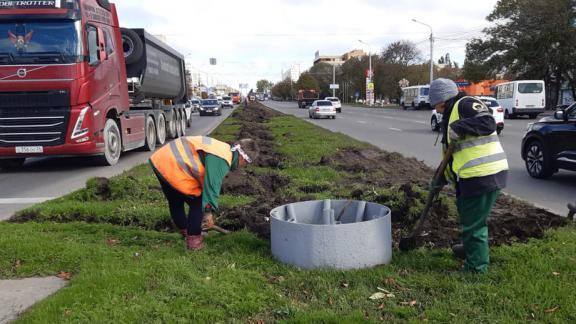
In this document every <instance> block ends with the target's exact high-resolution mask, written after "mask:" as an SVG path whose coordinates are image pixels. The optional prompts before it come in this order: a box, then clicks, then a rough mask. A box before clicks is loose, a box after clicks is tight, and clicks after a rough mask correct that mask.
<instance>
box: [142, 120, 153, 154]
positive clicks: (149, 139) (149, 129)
mask: <svg viewBox="0 0 576 324" xmlns="http://www.w3.org/2000/svg"><path fill="white" fill-rule="evenodd" d="M144 149H145V150H146V151H154V149H156V125H155V124H154V118H152V116H148V117H146V144H145V145H144Z"/></svg>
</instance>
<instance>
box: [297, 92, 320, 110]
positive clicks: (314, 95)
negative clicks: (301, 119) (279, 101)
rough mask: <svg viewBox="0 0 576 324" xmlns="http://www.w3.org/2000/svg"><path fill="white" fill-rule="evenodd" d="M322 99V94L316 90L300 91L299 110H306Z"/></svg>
mask: <svg viewBox="0 0 576 324" xmlns="http://www.w3.org/2000/svg"><path fill="white" fill-rule="evenodd" d="M319 98H320V94H319V93H318V92H316V90H298V108H306V106H311V105H312V103H313V102H314V101H315V100H318V99H319Z"/></svg>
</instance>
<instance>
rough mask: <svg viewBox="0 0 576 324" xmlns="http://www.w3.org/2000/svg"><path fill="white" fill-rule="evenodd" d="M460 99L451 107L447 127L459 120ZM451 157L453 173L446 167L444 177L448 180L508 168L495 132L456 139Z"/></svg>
mask: <svg viewBox="0 0 576 324" xmlns="http://www.w3.org/2000/svg"><path fill="white" fill-rule="evenodd" d="M465 98H471V97H465ZM465 98H462V99H465ZM462 99H460V100H458V101H457V102H456V104H455V105H454V107H453V108H452V113H451V114H450V119H449V120H448V127H450V125H451V124H452V123H454V122H456V121H458V120H460V112H459V111H458V106H459V104H460V102H461V101H462ZM482 104H483V103H482ZM450 143H451V140H450V136H449V135H448V144H450ZM452 159H453V160H452V164H451V169H452V170H451V171H452V172H453V173H451V172H450V170H448V169H447V170H446V171H447V172H446V176H447V177H446V179H448V180H456V181H459V180H460V179H469V178H476V177H485V176H489V175H493V174H497V173H499V172H502V171H504V170H508V160H507V159H506V153H505V152H504V149H503V148H502V145H501V144H500V139H499V138H498V135H497V134H496V132H494V133H492V134H490V135H488V136H465V137H464V138H462V139H460V140H458V141H456V145H455V148H454V153H453V155H452ZM453 175H456V179H453V177H452V176H453Z"/></svg>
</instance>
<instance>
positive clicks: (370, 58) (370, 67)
mask: <svg viewBox="0 0 576 324" xmlns="http://www.w3.org/2000/svg"><path fill="white" fill-rule="evenodd" d="M358 41H359V42H360V43H362V44H364V45H368V83H372V45H370V44H368V43H366V42H363V41H362V40H361V39H359V40H358ZM366 87H368V85H366ZM371 91H373V90H371ZM372 100H373V96H370V99H368V93H366V101H369V103H368V105H369V106H372Z"/></svg>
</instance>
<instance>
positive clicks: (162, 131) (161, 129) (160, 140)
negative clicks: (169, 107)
mask: <svg viewBox="0 0 576 324" xmlns="http://www.w3.org/2000/svg"><path fill="white" fill-rule="evenodd" d="M156 143H157V144H159V145H164V143H166V117H164V114H160V115H158V122H157V123H156Z"/></svg>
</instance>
